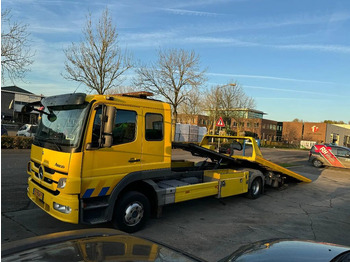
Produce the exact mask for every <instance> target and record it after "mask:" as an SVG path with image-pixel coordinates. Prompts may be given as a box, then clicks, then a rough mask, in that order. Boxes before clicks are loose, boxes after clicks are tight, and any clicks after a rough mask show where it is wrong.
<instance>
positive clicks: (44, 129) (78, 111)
mask: <svg viewBox="0 0 350 262" xmlns="http://www.w3.org/2000/svg"><path fill="white" fill-rule="evenodd" d="M87 108H88V104H83V105H79V106H74V107H73V106H69V107H67V106H64V107H54V108H50V110H48V109H46V108H45V112H47V113H48V114H50V115H46V114H42V118H41V121H40V123H39V126H38V130H37V133H36V136H35V139H34V142H33V144H35V145H37V146H41V147H46V148H50V149H53V150H56V151H67V152H68V151H70V150H71V149H72V148H75V147H78V145H79V142H80V137H81V132H82V129H83V126H84V119H85V116H86V113H87V111H88V110H87Z"/></svg>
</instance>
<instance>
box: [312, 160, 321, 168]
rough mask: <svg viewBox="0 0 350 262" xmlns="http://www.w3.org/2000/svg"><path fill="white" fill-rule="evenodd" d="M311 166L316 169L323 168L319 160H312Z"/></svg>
mask: <svg viewBox="0 0 350 262" xmlns="http://www.w3.org/2000/svg"><path fill="white" fill-rule="evenodd" d="M312 164H313V165H314V167H318V168H319V167H322V166H323V163H322V162H321V161H320V160H318V159H317V158H315V159H314V160H312Z"/></svg>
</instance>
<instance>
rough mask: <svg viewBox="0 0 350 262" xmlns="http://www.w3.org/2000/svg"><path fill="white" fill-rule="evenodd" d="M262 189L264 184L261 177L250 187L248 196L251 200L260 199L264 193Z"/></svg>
mask: <svg viewBox="0 0 350 262" xmlns="http://www.w3.org/2000/svg"><path fill="white" fill-rule="evenodd" d="M262 187H263V184H262V179H261V177H257V178H255V179H254V180H253V182H252V184H251V185H250V188H249V190H248V193H247V196H248V197H249V198H251V199H256V198H258V197H259V196H260V195H261V193H262Z"/></svg>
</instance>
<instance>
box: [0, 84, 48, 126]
mask: <svg viewBox="0 0 350 262" xmlns="http://www.w3.org/2000/svg"><path fill="white" fill-rule="evenodd" d="M42 98H43V96H42V95H35V94H33V93H31V92H29V91H27V90H25V89H22V88H20V87H18V86H5V87H1V119H2V120H3V121H9V122H16V123H29V124H34V123H37V121H38V115H39V114H38V113H37V112H34V111H33V112H32V113H30V114H23V113H21V110H22V107H23V106H24V105H25V104H27V103H31V102H36V101H40V100H41V99H42Z"/></svg>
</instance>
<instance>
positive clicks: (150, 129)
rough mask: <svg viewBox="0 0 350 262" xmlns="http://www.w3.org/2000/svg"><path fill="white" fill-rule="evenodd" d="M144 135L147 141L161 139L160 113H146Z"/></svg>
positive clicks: (161, 117) (161, 124) (161, 119)
mask: <svg viewBox="0 0 350 262" xmlns="http://www.w3.org/2000/svg"><path fill="white" fill-rule="evenodd" d="M145 119H146V131H145V134H146V135H145V137H146V140H148V141H161V140H163V116H162V115H161V114H152V113H147V114H146V117H145Z"/></svg>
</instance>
